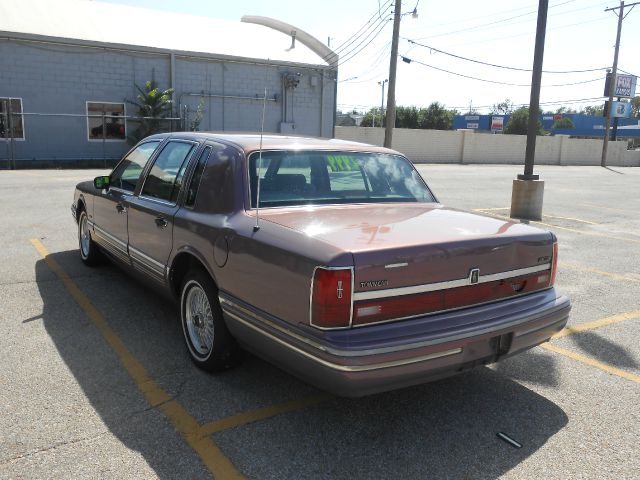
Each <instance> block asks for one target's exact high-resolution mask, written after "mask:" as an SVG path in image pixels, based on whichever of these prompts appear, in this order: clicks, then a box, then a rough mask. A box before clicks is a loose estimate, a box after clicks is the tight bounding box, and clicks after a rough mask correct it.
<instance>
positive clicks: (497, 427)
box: [25, 251, 568, 479]
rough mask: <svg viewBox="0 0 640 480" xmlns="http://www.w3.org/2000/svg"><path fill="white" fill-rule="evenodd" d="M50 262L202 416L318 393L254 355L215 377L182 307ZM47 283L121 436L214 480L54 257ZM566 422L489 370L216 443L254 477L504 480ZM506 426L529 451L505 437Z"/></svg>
mask: <svg viewBox="0 0 640 480" xmlns="http://www.w3.org/2000/svg"><path fill="white" fill-rule="evenodd" d="M52 258H53V259H54V260H55V261H56V262H58V263H59V264H60V265H61V266H62V267H63V268H64V269H65V271H66V272H67V273H68V274H69V275H71V276H72V278H73V279H74V281H75V282H76V283H77V284H78V286H79V287H80V288H81V290H82V291H83V292H84V293H85V294H86V295H87V296H88V297H89V298H90V299H91V301H92V302H93V304H94V305H95V306H96V308H97V309H98V310H99V311H100V312H101V313H102V314H103V315H104V317H105V318H106V319H107V321H108V322H109V324H110V325H111V327H112V328H113V330H114V331H115V332H116V333H117V334H118V335H119V336H120V338H121V339H122V341H123V342H124V343H125V345H126V346H127V348H128V349H129V350H130V351H131V352H132V353H133V354H134V355H135V356H136V358H137V359H138V360H139V361H140V362H141V363H142V364H143V365H144V366H145V368H147V370H148V371H149V373H150V374H151V376H152V378H153V379H154V380H155V381H157V382H158V383H159V384H160V385H161V386H162V388H164V389H165V390H166V391H167V392H169V393H170V394H171V395H172V396H174V398H177V399H178V401H179V402H180V403H181V404H182V405H183V406H184V407H185V408H186V409H187V410H188V411H189V413H190V414H191V415H192V416H193V417H194V418H196V419H197V421H198V422H200V423H206V422H208V421H213V420H216V419H219V418H223V417H225V416H228V415H233V414H237V413H240V412H243V411H246V410H251V409H254V408H259V407H263V406H266V405H270V404H274V403H279V402H284V401H289V400H293V399H297V398H303V397H305V396H308V395H310V394H317V393H318V391H317V390H315V389H313V388H312V387H309V386H308V385H305V384H304V383H302V382H300V381H298V380H297V379H295V378H293V377H291V376H289V375H288V374H286V373H284V372H282V371H280V370H279V369H277V368H275V367H273V366H271V365H269V364H268V363H265V362H263V361H261V360H259V359H257V358H255V357H253V356H248V358H247V360H246V361H245V363H244V364H243V365H241V366H239V367H238V368H236V369H234V370H231V371H229V372H226V373H224V374H222V375H215V376H213V375H207V374H204V373H203V372H201V371H199V370H197V369H196V368H195V367H194V366H193V365H192V364H191V362H190V360H189V358H188V356H187V354H186V352H185V348H184V346H183V341H182V332H181V329H180V325H179V324H178V322H177V321H176V319H175V307H174V306H173V305H172V304H171V303H170V302H168V301H166V300H164V299H162V298H161V297H159V296H158V295H156V294H155V293H154V292H152V291H151V290H150V289H147V288H145V287H143V286H142V285H141V284H140V283H137V282H136V281H134V280H132V279H131V278H129V277H128V276H127V275H125V274H124V273H123V272H120V271H119V270H117V269H116V268H114V267H113V266H110V265H105V266H103V267H100V268H98V269H88V268H86V267H84V266H83V265H82V264H81V263H80V260H79V259H78V252H77V251H67V252H61V253H55V254H52ZM36 280H37V282H38V287H39V290H40V295H41V296H42V300H43V303H44V307H43V314H42V319H43V322H44V326H45V328H46V330H47V333H48V334H49V336H50V337H51V339H52V340H53V341H54V343H55V346H56V348H57V350H58V352H59V354H60V356H61V358H62V359H63V360H64V362H65V363H66V365H67V366H68V367H69V369H70V371H71V372H72V373H73V375H74V376H75V378H76V380H77V382H78V384H79V385H80V386H81V387H82V389H83V391H84V394H85V395H86V397H87V399H88V400H89V402H90V403H91V405H92V406H93V408H94V409H95V411H96V412H97V414H98V415H99V416H100V417H101V419H102V420H103V422H104V424H105V425H106V426H107V428H108V429H109V430H110V432H111V433H112V434H113V435H114V436H115V437H116V438H117V439H118V440H119V441H121V442H122V443H123V444H124V445H125V446H126V447H127V448H129V449H131V450H134V451H136V452H139V454H140V455H141V456H142V457H143V458H144V460H145V461H146V463H147V464H148V465H149V466H150V467H151V468H152V469H153V470H154V472H155V473H156V474H157V475H158V477H160V478H203V477H207V476H208V472H207V470H206V469H205V468H204V466H203V464H202V463H201V461H200V459H199V458H198V457H197V456H196V454H195V453H194V452H193V451H192V450H191V449H190V448H189V447H188V446H187V444H186V443H185V442H184V441H183V439H182V438H181V437H180V435H179V434H178V433H176V432H175V431H174V430H173V427H172V426H171V424H170V423H169V421H168V420H166V419H165V418H164V417H163V416H162V415H161V414H160V413H159V412H156V411H155V410H153V409H150V407H149V405H148V404H147V403H146V402H145V401H144V399H143V397H142V395H141V394H140V393H139V391H138V389H137V388H136V386H135V385H134V384H133V382H132V381H131V379H130V378H129V376H128V374H127V373H126V371H125V370H124V368H123V367H122V366H121V365H120V363H119V361H118V359H117V357H116V356H115V354H114V353H113V352H112V351H111V349H110V348H109V347H108V346H107V344H106V342H105V341H104V339H103V338H102V337H101V335H100V334H99V333H98V331H97V329H96V328H95V327H94V326H93V324H92V323H91V322H90V321H89V319H88V318H87V317H86V315H84V313H83V312H82V311H80V309H79V308H78V311H76V312H70V311H66V310H65V309H61V308H60V306H59V304H60V295H61V285H60V283H59V282H57V281H56V282H51V270H50V269H49V267H48V266H47V264H46V262H45V261H44V260H40V261H38V262H37V263H36ZM65 294H67V293H66V292H65ZM29 320H31V319H26V320H25V321H29ZM526 355H527V356H528V360H527V362H526V365H525V364H523V365H522V368H520V369H519V372H520V374H521V375H526V376H527V379H528V380H531V379H532V378H536V377H537V376H539V377H540V381H541V382H542V383H544V384H545V385H555V384H556V383H557V380H556V375H557V373H556V369H555V367H554V365H553V363H551V362H552V360H549V357H546V356H540V358H538V354H532V353H528V354H526ZM532 355H533V356H532ZM517 358H518V357H517ZM510 361H511V360H510ZM509 373H510V374H513V369H511V370H510V371H509ZM515 376H516V378H519V377H518V375H515ZM567 421H568V419H567V416H566V415H565V413H564V412H563V411H562V410H561V409H560V408H559V407H558V406H557V405H555V404H554V403H553V402H551V401H549V400H547V399H546V398H544V397H542V396H540V395H538V394H537V393H535V392H533V391H531V390H529V389H527V388H525V387H523V386H522V385H520V384H519V383H517V382H516V381H514V380H512V379H511V378H508V377H507V376H504V375H502V374H500V373H496V372H494V371H492V370H490V369H487V368H480V369H476V370H474V371H471V372H467V373H465V374H462V375H459V376H457V377H453V378H450V379H446V380H442V381H439V382H436V383H432V384H427V385H422V386H418V387H412V388H408V389H404V390H399V391H395V392H390V393H385V394H380V395H374V396H370V397H365V398H362V399H355V400H354V399H342V398H335V399H332V400H330V401H328V402H326V403H324V404H321V405H319V406H316V407H312V408H307V409H304V410H300V411H297V412H294V413H289V414H285V415H280V416H276V417H273V418H271V419H267V420H263V421H260V422H257V423H254V424H249V425H246V426H244V427H239V428H235V429H231V430H227V431H224V432H221V433H218V434H216V435H215V436H214V440H215V441H216V442H217V443H218V444H219V445H220V447H221V448H222V450H223V452H224V453H225V454H226V455H227V456H228V457H229V458H230V459H231V461H232V462H233V463H234V464H235V465H236V466H237V467H238V468H239V470H240V471H241V472H242V473H243V474H245V475H247V476H248V477H249V478H256V479H258V478H259V479H263V478H277V479H282V478H292V479H293V478H295V479H299V478H331V479H335V478H367V479H368V478H470V479H484V478H486V479H493V478H497V477H499V476H501V475H503V474H504V473H505V472H507V471H509V470H510V469H512V468H514V467H516V466H517V465H518V464H519V463H520V462H522V461H523V460H525V459H526V458H527V457H529V456H530V455H532V454H533V453H534V452H536V451H537V450H538V449H539V448H541V447H542V446H543V445H544V444H545V443H546V442H547V441H548V440H549V438H550V437H552V436H553V435H554V434H556V433H557V432H558V431H559V430H560V429H562V428H563V427H564V426H565V425H566V424H567ZM497 432H505V433H507V434H508V435H510V436H512V437H513V438H514V439H516V440H517V441H518V442H520V443H522V445H523V448H521V449H515V448H513V447H511V446H509V445H508V444H506V443H504V442H503V441H501V440H499V439H498V438H497V437H496V433H497ZM103 473H104V472H103ZM113 473H114V474H116V475H117V473H118V472H113Z"/></svg>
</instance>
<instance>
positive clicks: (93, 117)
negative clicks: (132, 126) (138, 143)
mask: <svg viewBox="0 0 640 480" xmlns="http://www.w3.org/2000/svg"><path fill="white" fill-rule="evenodd" d="M124 117H125V111H124V103H109V102H87V130H88V133H89V140H126V139H127V125H126V120H125V118H124Z"/></svg>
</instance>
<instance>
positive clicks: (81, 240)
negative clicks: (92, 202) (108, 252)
mask: <svg viewBox="0 0 640 480" xmlns="http://www.w3.org/2000/svg"><path fill="white" fill-rule="evenodd" d="M78 246H79V247H80V259H81V260H82V262H83V263H84V264H85V265H88V266H90V267H94V266H96V265H98V264H99V263H100V260H101V259H102V258H101V257H102V254H101V252H100V249H99V248H98V245H96V243H95V242H94V241H93V240H92V239H91V231H90V230H89V217H88V216H87V212H86V211H85V210H84V209H82V210H80V216H79V217H78Z"/></svg>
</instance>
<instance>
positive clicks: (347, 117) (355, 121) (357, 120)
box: [336, 113, 364, 127]
mask: <svg viewBox="0 0 640 480" xmlns="http://www.w3.org/2000/svg"><path fill="white" fill-rule="evenodd" d="M363 118H364V115H360V114H357V113H338V114H336V127H359V126H360V124H362V119H363Z"/></svg>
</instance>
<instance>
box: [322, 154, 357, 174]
mask: <svg viewBox="0 0 640 480" xmlns="http://www.w3.org/2000/svg"><path fill="white" fill-rule="evenodd" d="M327 163H328V164H329V168H331V171H332V172H353V171H358V170H360V164H359V163H358V160H357V159H356V158H355V157H351V156H348V155H327Z"/></svg>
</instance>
